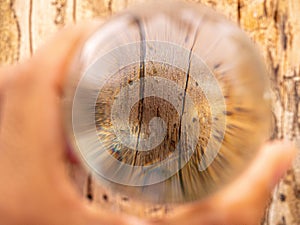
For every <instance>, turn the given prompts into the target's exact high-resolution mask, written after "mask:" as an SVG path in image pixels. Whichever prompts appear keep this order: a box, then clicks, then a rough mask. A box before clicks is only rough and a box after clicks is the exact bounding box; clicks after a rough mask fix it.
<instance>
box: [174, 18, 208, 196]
mask: <svg viewBox="0 0 300 225" xmlns="http://www.w3.org/2000/svg"><path fill="white" fill-rule="evenodd" d="M203 20H204V18H202V20H201V21H200V22H199V24H198V26H197V29H196V32H195V35H194V40H193V43H192V46H191V48H190V52H189V58H188V68H187V72H186V77H185V86H184V92H183V98H182V110H181V113H180V116H179V129H178V138H177V140H178V143H179V151H178V155H179V158H178V168H181V167H182V165H181V163H182V162H181V154H182V148H181V138H182V137H181V129H182V117H183V114H184V110H185V102H186V94H187V89H188V84H189V80H190V68H191V57H192V53H193V49H194V46H195V43H196V40H197V37H198V34H199V29H200V25H201V24H202V21H203ZM178 176H179V182H180V187H181V191H182V193H183V194H184V193H185V189H184V182H183V176H182V170H181V169H179V171H178Z"/></svg>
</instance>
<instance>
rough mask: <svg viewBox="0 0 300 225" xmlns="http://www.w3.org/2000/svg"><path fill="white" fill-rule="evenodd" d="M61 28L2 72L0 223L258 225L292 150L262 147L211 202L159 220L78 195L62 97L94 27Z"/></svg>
mask: <svg viewBox="0 0 300 225" xmlns="http://www.w3.org/2000/svg"><path fill="white" fill-rule="evenodd" d="M86 27H87V26H86V25H85V26H76V27H72V28H66V29H64V30H62V31H60V33H59V34H58V35H57V36H56V37H54V38H53V39H52V40H50V42H48V43H47V44H46V45H45V46H43V47H42V48H41V49H40V50H39V51H37V53H36V54H35V55H34V56H33V57H32V59H30V60H29V61H27V62H25V63H22V64H20V65H17V66H13V67H9V68H3V69H2V71H1V72H0V116H1V117H0V154H1V155H0V181H1V184H2V185H1V186H0V193H1V195H0V224H9V225H20V224H23V225H24V224H25V225H48V224H49V225H50V224H51V225H60V224H62V225H69V224H70V225H93V224H99V225H100V224H105V225H107V224H108V225H110V224H120V225H122V224H124V225H125V224H130V225H133V224H189V225H192V224H201V225H206V224H207V225H213V224H217V225H222V224H229V225H235V224H236V225H246V224H249V225H250V224H251V225H252V224H257V222H258V221H259V220H260V218H261V216H262V213H263V211H264V208H265V206H266V202H267V200H268V198H269V195H270V193H271V191H272V188H273V187H274V185H275V184H276V183H277V181H278V180H279V178H280V177H281V176H282V175H283V173H284V172H285V171H286V170H287V168H288V167H289V166H290V164H291V161H292V158H293V155H294V154H295V149H294V148H293V147H292V146H291V145H289V144H284V143H280V142H277V143H273V144H267V145H266V146H265V147H264V148H263V150H262V151H261V154H260V155H259V156H258V157H257V160H256V161H255V162H254V163H253V165H252V166H251V168H249V170H248V171H246V172H245V174H244V175H243V176H242V177H241V178H239V179H238V180H237V181H235V182H234V183H233V184H231V185H229V186H228V187H226V188H225V189H224V190H223V191H220V192H219V193H217V194H215V195H214V196H212V197H210V198H208V199H206V200H204V201H201V202H199V203H193V204H189V205H186V206H184V207H181V208H178V209H176V210H175V212H174V213H172V214H171V215H169V216H167V217H166V218H164V219H160V220H139V219H136V218H132V217H130V216H126V215H118V216H115V215H114V214H112V213H110V212H104V211H101V210H99V209H95V208H94V207H92V206H91V205H89V203H88V202H87V201H84V200H83V199H82V198H81V197H80V196H79V194H78V193H77V192H76V191H75V188H74V187H73V185H72V182H71V180H70V178H69V176H68V174H67V170H66V168H65V167H66V166H65V157H66V156H65V152H66V151H65V149H66V145H67V144H66V138H65V135H64V132H63V125H62V115H61V103H60V98H61V95H62V92H63V86H64V78H65V76H64V75H65V74H66V72H67V69H68V67H69V64H70V62H71V60H72V58H73V55H74V53H75V51H76V49H78V46H80V44H81V42H82V41H83V40H84V39H85V38H86V37H87V36H88V34H90V32H91V31H92V30H93V29H94V27H95V26H93V25H91V24H89V25H88V27H89V28H86Z"/></svg>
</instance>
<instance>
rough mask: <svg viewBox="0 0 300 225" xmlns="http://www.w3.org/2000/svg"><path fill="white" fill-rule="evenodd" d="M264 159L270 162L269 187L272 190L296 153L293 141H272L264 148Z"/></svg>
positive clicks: (290, 164)
mask: <svg viewBox="0 0 300 225" xmlns="http://www.w3.org/2000/svg"><path fill="white" fill-rule="evenodd" d="M264 154H265V157H266V158H265V159H266V160H267V159H269V160H271V163H270V167H269V170H270V173H269V175H270V176H271V177H270V180H271V182H270V189H271V190H272V189H273V188H274V187H275V186H276V184H277V183H278V182H279V181H280V179H281V178H282V177H283V176H284V174H285V173H286V171H287V170H288V169H290V168H291V166H292V163H293V161H294V159H295V157H296V155H297V148H296V145H295V143H294V142H291V141H289V140H282V141H274V142H271V143H269V144H268V145H266V147H265V148H264Z"/></svg>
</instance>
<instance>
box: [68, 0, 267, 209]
mask: <svg viewBox="0 0 300 225" xmlns="http://www.w3.org/2000/svg"><path fill="white" fill-rule="evenodd" d="M268 96H269V95H268V79H267V76H266V72H265V69H264V66H263V64H262V62H261V59H260V57H259V54H258V53H257V52H256V50H255V49H254V47H253V45H252V43H251V41H250V40H249V39H248V38H247V36H246V35H245V34H244V33H243V32H242V31H241V30H240V29H239V28H238V27H237V26H236V25H234V24H233V23H231V22H229V21H228V20H226V19H225V18H224V17H223V16H221V15H219V14H217V13H215V12H214V11H212V10H210V9H208V8H206V7H203V6H200V5H195V4H191V3H183V2H176V1H163V2H158V1H155V2H151V3H145V4H141V5H137V6H135V7H132V8H130V9H128V10H126V11H124V12H122V13H120V14H118V15H116V16H114V17H112V18H111V19H109V20H108V21H107V22H106V23H105V24H103V25H101V26H100V27H99V29H97V30H96V31H95V32H94V33H93V34H92V35H91V37H90V38H89V39H88V40H87V41H86V42H85V43H84V45H83V46H82V48H81V49H80V53H79V54H78V57H77V58H76V60H75V61H74V64H73V67H72V69H71V73H70V79H69V82H68V86H67V88H66V100H65V111H66V122H67V124H68V132H69V134H70V138H71V140H72V143H73V147H74V149H76V150H77V153H78V155H79V156H80V158H81V159H82V162H83V163H84V165H85V166H86V167H87V168H88V170H89V171H91V172H92V173H93V174H94V175H95V176H96V177H97V180H98V181H99V184H100V185H103V186H106V187H108V188H110V189H111V190H113V191H115V192H120V193H122V194H123V195H127V196H130V197H133V198H135V199H138V200H141V201H146V202H153V203H184V202H189V201H194V200H198V199H201V198H204V197H206V196H207V195H209V194H211V193H213V192H215V191H216V190H217V189H219V188H221V187H223V186H224V185H226V184H227V183H229V182H230V181H232V180H233V179H234V178H236V177H237V176H238V175H239V174H240V173H241V172H242V171H244V169H245V168H246V167H247V165H249V163H250V161H251V160H252V159H253V158H254V156H255V155H256V153H257V151H258V150H259V147H260V146H261V144H262V143H263V142H264V141H265V140H266V138H267V137H268V132H269V118H270V106H269V99H268Z"/></svg>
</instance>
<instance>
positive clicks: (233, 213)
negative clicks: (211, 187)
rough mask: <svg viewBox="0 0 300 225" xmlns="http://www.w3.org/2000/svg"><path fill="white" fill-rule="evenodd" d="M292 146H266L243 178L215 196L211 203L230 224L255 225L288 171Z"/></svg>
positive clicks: (292, 157)
mask: <svg viewBox="0 0 300 225" xmlns="http://www.w3.org/2000/svg"><path fill="white" fill-rule="evenodd" d="M295 155H296V148H295V146H294V145H293V144H292V143H290V142H286V141H280V142H279V141H276V142H273V143H268V144H266V145H265V146H264V147H263V149H262V151H261V152H260V154H259V155H258V157H257V159H256V160H255V161H254V162H253V164H252V166H251V167H250V168H249V169H248V171H246V172H245V174H244V175H243V176H242V177H241V178H240V179H238V180H237V181H236V182H234V183H233V184H232V185H230V186H229V187H227V188H226V190H224V191H222V192H221V193H219V194H218V195H217V196H216V199H215V201H216V202H218V206H219V207H220V209H219V211H220V212H224V215H223V216H224V217H225V221H230V224H257V223H258V222H259V221H260V219H261V217H262V215H263V213H264V209H265V207H266V205H267V201H268V200H269V198H270V194H271V192H272V190H273V188H274V187H275V186H276V184H277V183H278V182H279V180H280V178H281V177H282V176H283V175H284V174H285V172H286V171H287V170H288V169H289V168H290V166H291V164H292V161H293V159H294V157H295Z"/></svg>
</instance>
